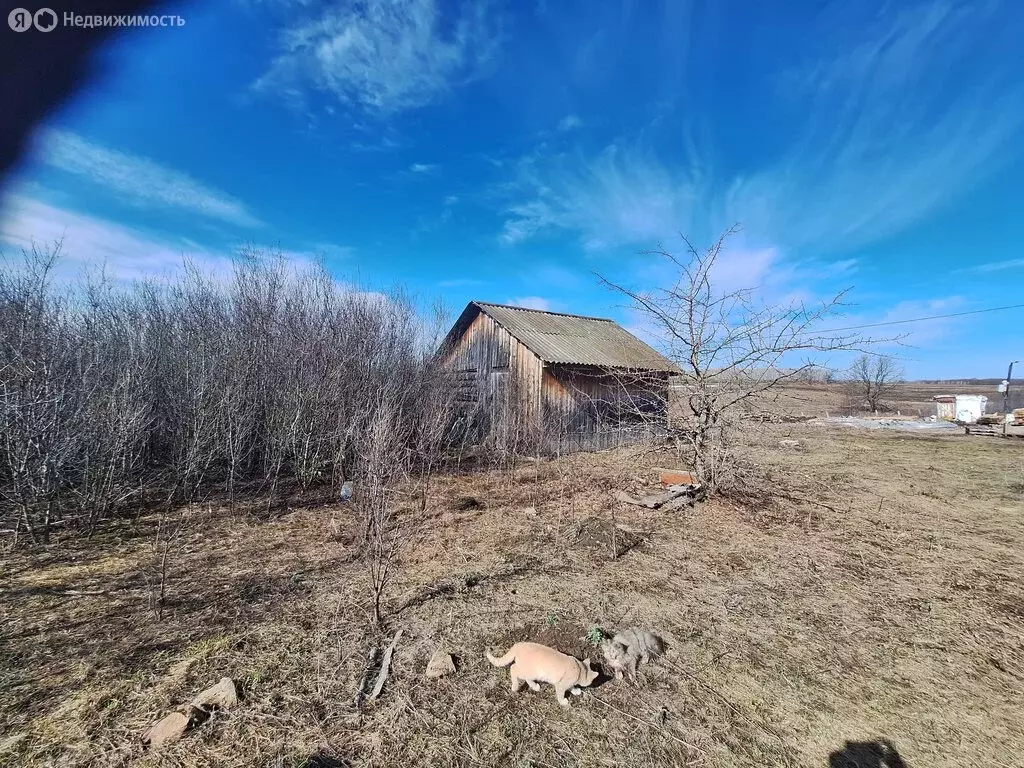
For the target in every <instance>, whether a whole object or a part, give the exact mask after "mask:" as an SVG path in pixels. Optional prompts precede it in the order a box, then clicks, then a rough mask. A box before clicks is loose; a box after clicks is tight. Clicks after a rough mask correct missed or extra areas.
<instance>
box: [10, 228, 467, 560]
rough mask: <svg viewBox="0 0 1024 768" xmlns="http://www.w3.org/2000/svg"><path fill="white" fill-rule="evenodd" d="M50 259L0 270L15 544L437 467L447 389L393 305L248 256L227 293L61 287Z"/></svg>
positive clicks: (86, 284)
mask: <svg viewBox="0 0 1024 768" xmlns="http://www.w3.org/2000/svg"><path fill="white" fill-rule="evenodd" d="M60 252H61V244H60V243H56V244H55V245H54V247H52V248H49V249H46V248H33V249H31V250H30V251H27V252H24V253H22V254H21V257H20V258H14V259H9V260H4V261H3V263H2V265H0V266H2V268H0V432H2V434H0V528H3V529H5V530H7V531H8V532H11V533H13V534H14V537H15V539H17V537H18V536H19V535H22V534H25V535H27V536H28V537H29V538H31V539H32V540H34V541H40V542H42V541H46V540H47V539H48V538H49V536H50V534H51V532H52V531H53V530H54V529H57V528H60V527H69V526H70V527H82V528H85V529H88V530H91V529H93V528H95V526H96V525H98V524H99V523H100V522H102V521H103V520H104V519H107V518H109V517H111V516H113V515H116V514H119V513H120V512H121V511H123V510H124V509H126V508H127V507H128V505H129V504H132V503H135V502H136V501H137V500H140V499H142V498H143V497H146V498H148V499H150V500H151V501H159V502H160V503H161V504H163V505H165V507H166V508H170V507H171V506H173V505H180V504H187V503H190V502H192V501H194V500H196V499H197V497H199V496H203V495H209V494H217V495H220V494H224V495H225V496H226V498H227V501H228V504H229V506H230V507H231V508H232V510H234V506H235V501H236V497H237V496H238V495H239V494H240V493H246V494H256V493H263V494H264V495H265V497H266V500H267V510H268V511H269V510H270V509H272V508H273V506H274V505H275V504H276V503H278V501H279V500H280V496H281V493H282V488H283V487H287V488H292V487H296V488H298V489H306V488H310V487H312V486H320V487H327V488H331V489H333V490H334V491H335V492H337V491H340V488H341V486H342V484H343V483H344V482H345V481H346V480H347V479H353V478H356V479H359V478H362V477H367V478H372V479H371V480H370V482H371V483H377V484H378V485H381V486H382V487H384V486H386V485H387V484H389V483H390V482H391V480H392V476H393V475H394V473H397V474H398V475H401V474H403V473H407V472H408V471H410V468H412V467H414V466H415V467H418V468H420V470H421V472H422V473H423V474H424V476H425V477H429V474H430V472H431V471H433V469H434V468H435V467H436V466H437V464H438V462H439V461H440V460H441V457H443V455H444V454H445V450H444V444H445V442H446V440H448V439H450V438H451V437H452V423H451V421H452V418H453V417H452V411H453V409H452V407H451V402H452V396H451V392H452V390H453V388H452V387H450V386H447V385H446V384H445V382H444V381H443V376H444V374H443V372H441V371H440V370H438V369H437V368H436V367H435V366H434V365H433V364H432V362H431V355H430V352H432V348H433V347H432V341H431V337H430V334H431V332H432V331H431V329H429V328H427V327H425V326H424V324H423V323H422V322H421V321H420V319H419V317H418V316H417V313H416V311H415V307H414V305H413V303H412V302H411V301H410V300H409V299H408V298H407V297H405V296H403V295H402V294H401V293H398V292H395V293H392V294H389V295H382V294H371V293H365V292H361V291H358V290H356V289H353V288H350V287H346V286H343V285H341V284H339V283H337V282H336V281H334V280H333V279H332V278H331V277H330V275H329V274H328V273H327V272H326V271H325V270H324V269H323V268H314V269H309V270H295V269H294V268H292V267H290V266H289V265H288V264H287V263H286V262H285V261H284V260H283V259H281V258H279V257H276V256H275V255H273V254H266V253H262V252H258V251H252V250H249V251H245V252H243V253H241V254H240V255H239V257H238V259H237V261H236V263H235V265H234V271H233V274H232V275H231V276H230V277H229V278H228V279H226V280H223V279H221V280H218V279H215V278H213V277H211V276H209V275H206V274H203V273H202V272H200V271H199V270H197V269H193V268H190V269H187V270H186V272H185V274H184V276H183V277H181V278H180V279H177V280H173V281H169V282H152V283H139V284H135V285H132V286H124V285H117V284H114V283H112V282H111V281H109V280H106V279H104V278H103V277H102V276H100V277H93V278H89V279H83V280H79V281H77V282H71V283H70V284H69V283H67V282H58V281H55V280H54V274H55V268H56V267H57V265H58V262H59V259H60ZM433 333H434V335H435V336H436V330H434V331H433ZM382 420H384V421H383V422H382ZM382 423H386V424H388V426H387V429H386V431H387V436H388V440H389V441H390V442H388V443H387V444H386V445H382V444H380V442H379V441H380V439H381V432H380V430H381V429H382V427H381V424H382ZM385 456H386V457H387V460H386V461H384V457H385ZM382 462H383V464H382ZM385 469H386V470H387V474H383V473H384V470H385ZM283 483H284V485H282V484H283ZM373 514H374V515H376V514H378V512H376V511H375V512H373Z"/></svg>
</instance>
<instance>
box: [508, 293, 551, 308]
mask: <svg viewBox="0 0 1024 768" xmlns="http://www.w3.org/2000/svg"><path fill="white" fill-rule="evenodd" d="M505 303H506V304H510V305H511V306H513V307H522V308H523V309H539V310H541V311H542V312H550V311H551V310H552V307H551V302H550V301H548V300H547V299H544V298H541V297H540V296H521V297H519V298H518V299H509V300H508V301H506V302H505Z"/></svg>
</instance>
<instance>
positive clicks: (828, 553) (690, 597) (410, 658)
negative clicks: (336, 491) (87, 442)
mask: <svg viewBox="0 0 1024 768" xmlns="http://www.w3.org/2000/svg"><path fill="white" fill-rule="evenodd" d="M788 437H795V438H797V439H799V440H801V441H802V442H803V444H804V449H803V450H798V451H795V450H789V451H783V450H780V449H779V448H778V440H779V439H780V438H788ZM743 451H744V454H745V456H746V457H747V459H748V460H750V461H752V462H756V464H757V466H758V467H759V469H758V470H757V472H758V483H757V485H758V486H759V487H760V488H761V489H766V488H770V489H771V491H772V493H771V495H770V496H769V495H767V494H765V493H763V492H760V493H758V494H754V495H748V496H745V497H735V498H728V499H716V500H713V501H710V502H707V503H703V504H700V505H698V506H697V507H696V509H694V510H692V511H687V512H683V513H663V512H658V511H649V510H643V509H641V508H637V507H631V506H628V505H624V504H622V503H621V502H618V501H616V500H614V499H613V497H612V495H611V491H612V490H614V489H620V488H621V489H625V490H627V491H638V490H641V489H643V488H645V487H650V486H652V485H653V482H654V480H655V479H656V478H655V475H654V473H653V472H652V471H651V469H652V468H653V467H656V466H659V465H662V464H664V463H665V462H667V461H668V459H667V458H666V457H665V456H661V455H658V454H657V453H650V452H648V453H644V452H642V451H639V450H619V451H615V452H608V453H600V454H588V455H576V456H570V457H566V458H562V459H558V460H552V461H542V462H527V463H526V464H525V465H521V466H520V467H519V468H517V469H516V470H515V471H497V470H493V471H486V472H476V473H467V474H461V475H449V476H445V477H442V478H440V479H439V480H438V481H437V482H436V483H435V484H434V485H433V486H432V488H431V492H430V495H429V498H428V500H427V502H428V503H427V505H426V510H425V511H423V512H421V511H420V504H419V502H418V500H417V498H416V497H415V496H414V495H413V496H409V497H407V502H406V504H405V506H404V507H403V512H402V518H403V522H404V524H405V526H406V529H407V530H409V531H412V532H415V534H414V536H413V540H412V541H411V542H410V544H409V546H408V547H407V548H406V549H405V550H404V551H403V553H402V557H401V562H400V565H399V570H398V573H397V578H396V582H395V584H394V585H393V587H392V588H391V590H390V593H389V594H390V599H389V601H388V607H389V619H388V621H389V625H388V628H387V631H386V632H384V633H383V634H384V637H385V638H387V637H390V636H391V635H392V634H393V632H394V630H396V629H398V628H402V629H403V630H404V634H403V637H402V639H401V640H400V642H399V644H398V647H397V650H396V653H395V658H394V664H393V670H392V676H391V678H390V679H389V681H388V684H387V686H386V688H385V690H384V693H383V695H382V696H381V698H380V699H379V700H378V701H377V702H375V703H368V704H366V705H365V706H364V708H363V710H362V711H361V712H360V711H357V710H356V708H355V706H354V704H353V694H354V691H355V689H356V685H357V681H358V680H359V678H360V676H361V674H362V673H363V670H364V667H365V659H366V652H367V648H368V647H369V646H370V645H371V643H374V642H379V641H380V640H381V639H382V638H381V637H380V636H378V635H375V634H374V631H373V630H371V628H370V624H371V622H370V599H369V588H368V574H367V571H366V568H365V566H364V565H363V564H362V563H361V561H360V560H358V559H357V557H356V546H355V542H356V541H357V538H358V524H357V521H355V520H354V519H352V514H351V512H350V511H349V508H348V507H346V506H344V505H322V504H313V505H309V506H306V507H302V508H300V507H295V508H294V509H293V510H291V511H288V512H285V513H283V514H279V515H275V516H274V517H271V518H267V517H265V516H260V515H257V514H246V513H244V512H240V511H236V513H235V515H234V516H232V515H230V514H228V513H227V511H226V510H222V509H218V508H217V507H214V506H212V505H207V506H204V507H196V508H194V509H192V510H189V511H187V514H186V516H185V518H184V522H183V524H182V526H181V529H180V532H179V534H178V537H177V538H176V539H175V542H174V546H173V547H172V548H171V550H170V553H169V557H168V564H167V565H168V567H167V575H168V579H167V597H166V601H165V610H164V616H163V618H162V619H161V618H158V617H157V615H156V612H155V611H154V610H153V606H152V602H153V595H154V588H155V587H154V584H155V581H156V580H157V579H158V574H159V570H160V557H159V553H158V552H157V551H155V548H154V545H153V541H154V536H155V535H156V527H157V518H156V517H152V518H150V517H144V518H143V519H142V520H141V521H138V522H133V523H132V524H131V525H128V524H124V525H122V526H118V525H112V526H109V527H107V528H105V529H103V530H102V531H101V532H100V533H99V534H97V535H96V536H95V537H94V538H93V539H91V540H86V539H76V538H67V539H65V540H63V541H61V542H60V543H59V545H55V546H51V547H50V548H48V549H34V550H25V551H18V552H15V553H8V554H5V555H4V556H3V560H2V566H0V567H2V571H0V601H2V602H0V606H2V612H3V625H2V630H0V631H2V639H0V642H2V646H0V652H2V656H0V665H2V666H0V723H2V726H0V728H2V730H0V764H4V765H53V766H71V765H91V766H126V765H132V766H158V765H160V766H189V767H192V766H224V765H231V766H309V767H310V768H312V767H313V766H340V765H376V766H384V765H423V766H427V765H441V766H445V765H450V766H455V765H465V766H472V765H503V766H504V765H511V766H577V765H578V766H590V765H608V766H612V765H624V766H651V765H700V766H776V765H778V766H790V765H792V766H805V765H806V766H829V765H834V766H844V765H854V764H856V763H857V762H860V763H861V764H863V765H873V766H881V765H898V764H899V763H895V762H884V761H882V760H880V759H878V758H877V755H878V754H879V753H878V752H877V751H875V747H871V746H862V747H860V749H861V751H860V752H859V753H858V752H856V749H857V748H856V747H851V748H850V750H853V751H850V750H848V751H847V752H846V753H842V754H843V755H845V757H843V756H841V753H840V751H841V750H842V749H843V748H844V745H845V744H846V743H847V742H854V743H873V742H876V741H877V740H887V741H888V742H891V744H892V746H893V748H894V749H895V750H896V751H897V752H898V753H899V755H900V756H901V759H902V760H903V761H904V763H905V764H906V765H909V766H963V765H984V766H990V767H993V768H994V767H996V766H1006V767H1007V768H1009V767H1010V766H1019V765H1020V764H1021V760H1022V757H1021V756H1022V754H1024V695H1022V694H1024V607H1022V606H1024V575H1022V574H1024V501H1022V499H1024V441H1011V440H1000V439H995V438H977V437H967V436H962V435H942V436H935V435H916V434H914V435H905V434H894V433H884V432H880V431H874V430H872V431H861V430H849V429H844V430H830V429H828V428H826V427H823V426H814V425H806V424H798V425H776V426H769V427H766V428H764V429H763V430H759V431H757V432H756V433H753V432H752V433H751V434H749V435H748V436H747V441H746V445H745V446H744V448H743ZM140 523H141V524H140ZM631 625H640V626H644V627H650V628H652V629H654V630H656V631H658V632H659V633H660V634H662V635H663V636H664V637H665V639H666V640H667V643H668V651H667V653H666V655H665V656H664V657H663V658H662V659H660V660H658V661H657V662H655V663H653V664H652V665H649V666H647V667H644V668H643V669H644V679H643V681H642V682H641V683H640V684H633V683H629V682H621V681H616V680H610V681H606V682H603V684H601V685H599V686H598V687H596V688H594V689H592V690H589V691H587V692H586V693H585V695H584V696H582V697H581V698H572V708H571V709H570V710H568V711H562V710H561V709H560V708H559V707H558V706H557V704H556V702H555V698H554V695H553V694H552V691H551V689H550V688H548V687H545V689H543V690H542V691H541V692H539V693H533V692H529V691H524V692H522V693H519V694H516V695H512V694H510V693H509V691H508V673H507V671H505V670H500V669H496V668H494V667H492V666H490V665H489V664H488V663H486V661H485V660H484V657H483V653H484V650H485V648H487V647H489V646H501V647H502V650H503V649H504V646H507V645H509V644H511V643H512V642H514V641H515V640H517V639H524V638H527V637H529V638H531V639H539V640H541V641H542V642H548V643H549V644H552V645H556V646H558V647H560V648H561V649H562V650H563V651H567V652H573V653H576V654H579V655H582V654H586V653H588V652H589V653H590V654H591V655H592V656H593V658H594V660H595V661H598V660H600V656H599V655H598V653H597V652H596V651H595V650H594V649H590V648H589V647H588V645H587V639H586V633H587V630H588V628H590V627H592V626H599V627H602V628H605V629H615V628H624V627H627V626H631ZM438 646H441V647H444V648H445V649H447V650H449V651H450V652H451V653H452V654H454V656H455V657H456V659H457V664H458V672H457V674H455V675H453V676H450V677H446V678H444V679H441V680H437V681H435V680H428V679H426V678H425V677H424V675H423V670H424V666H425V664H426V661H427V659H428V658H429V656H430V654H431V653H432V652H433V650H434V649H435V648H436V647H438ZM225 675H226V676H229V677H232V678H234V679H235V680H236V681H238V682H239V684H240V688H241V693H242V697H243V698H242V702H241V704H240V706H238V707H237V708H236V709H235V710H233V711H232V712H230V713H226V714H217V715H215V716H214V718H213V720H212V721H211V722H208V723H206V724H204V725H202V726H201V727H199V728H197V729H195V730H194V731H192V732H191V733H189V734H188V735H187V736H186V737H185V738H184V739H183V740H182V741H180V742H178V743H176V744H173V745H170V746H168V747H166V748H164V749H163V750H160V751H157V752H153V751H146V750H144V749H143V748H142V746H141V745H140V743H139V736H140V734H141V733H142V732H143V731H144V730H145V728H146V726H147V725H149V724H150V723H152V722H154V721H155V720H156V719H157V718H159V717H160V716H162V715H163V714H165V713H166V712H168V711H170V710H172V709H173V708H175V707H177V706H179V705H181V704H183V703H185V702H187V701H188V700H189V699H190V698H191V697H192V696H193V695H194V694H195V693H197V692H198V691H199V690H200V689H202V688H204V687H206V686H207V685H209V684H212V683H213V682H215V681H216V680H218V679H219V678H220V677H221V676H225ZM858 754H859V755H860V757H857V755H858ZM865 755H867V756H868V757H866V758H865V757H864V756H865ZM871 755H876V757H875V758H872V757H871ZM830 756H831V758H830ZM851 756H853V757H851ZM847 758H849V759H847ZM830 759H831V763H830ZM872 760H873V762H872Z"/></svg>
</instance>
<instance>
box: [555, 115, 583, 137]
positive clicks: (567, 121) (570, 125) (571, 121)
mask: <svg viewBox="0 0 1024 768" xmlns="http://www.w3.org/2000/svg"><path fill="white" fill-rule="evenodd" d="M582 127H583V120H581V119H580V117H579V116H578V115H566V116H565V117H563V118H562V119H561V120H559V121H558V130H559V131H561V132H562V133H567V132H569V131H574V130H576V129H577V128H582Z"/></svg>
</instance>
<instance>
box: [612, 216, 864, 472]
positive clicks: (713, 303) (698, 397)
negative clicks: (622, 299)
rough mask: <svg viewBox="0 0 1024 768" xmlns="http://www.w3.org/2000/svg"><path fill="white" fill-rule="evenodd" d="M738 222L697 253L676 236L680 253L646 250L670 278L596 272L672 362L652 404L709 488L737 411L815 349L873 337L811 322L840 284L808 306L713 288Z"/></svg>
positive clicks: (809, 360) (829, 306)
mask: <svg viewBox="0 0 1024 768" xmlns="http://www.w3.org/2000/svg"><path fill="white" fill-rule="evenodd" d="M736 231H737V228H736V227H734V228H732V229H730V230H729V231H727V232H726V233H725V234H724V235H722V236H721V237H720V238H719V239H718V240H717V241H716V242H715V243H714V244H713V245H712V246H711V247H710V248H708V249H707V250H705V251H703V252H699V251H698V250H697V249H696V248H695V247H694V246H693V245H692V244H691V243H690V242H689V241H688V240H686V239H685V238H684V239H683V242H684V243H685V245H686V255H685V256H684V257H682V258H681V257H678V256H676V255H674V254H672V253H670V252H668V251H665V250H657V251H654V252H653V255H656V256H658V257H660V258H663V259H665V260H667V261H668V262H669V263H670V264H671V265H672V267H673V268H674V269H675V270H676V272H677V276H676V279H675V281H674V283H673V284H672V285H671V286H669V287H664V288H658V289H655V290H653V291H636V290H632V289H630V288H627V287H624V286H622V285H618V284H616V283H613V282H611V281H609V280H606V279H604V278H602V282H603V283H604V284H605V285H606V286H608V287H609V288H611V289H613V290H614V291H616V292H618V293H620V294H622V295H624V296H626V297H627V298H629V299H630V301H631V304H632V307H633V309H634V310H635V311H636V312H637V314H638V315H639V318H640V320H641V322H642V323H643V324H644V325H645V326H646V327H647V328H648V329H649V331H650V332H651V334H652V335H654V336H656V337H657V338H658V339H659V341H660V342H661V345H662V347H663V351H664V353H665V354H666V356H667V357H668V358H669V359H670V360H671V361H672V362H674V363H675V364H676V365H678V366H679V373H678V375H677V376H674V377H673V378H672V380H671V384H670V388H669V395H668V397H667V402H665V403H663V405H662V408H661V409H659V410H660V411H661V412H662V413H664V412H665V411H666V410H667V411H668V417H669V418H668V421H669V427H668V428H669V430H670V433H671V434H672V435H673V436H674V442H675V445H676V447H677V450H678V451H679V454H680V457H681V459H683V460H685V461H687V462H688V463H689V464H690V466H691V467H692V469H693V472H694V474H695V475H696V477H697V478H698V479H699V481H700V482H702V483H704V484H705V485H706V487H707V488H708V489H709V490H711V491H713V490H715V489H716V488H718V487H720V486H721V485H722V484H723V483H724V482H725V481H726V480H727V478H728V476H729V474H730V470H731V469H732V468H733V466H734V461H735V451H734V450H733V441H734V427H735V426H736V425H737V420H738V419H739V418H740V417H741V416H742V415H743V414H744V413H749V412H752V411H759V410H764V408H765V407H766V406H767V405H769V404H770V403H771V402H773V399H774V397H775V395H776V393H777V391H778V389H779V388H780V387H781V386H782V385H784V384H786V383H788V382H791V381H794V380H799V379H800V377H801V376H802V375H803V374H804V372H806V371H808V370H810V369H812V368H814V367H815V366H816V365H817V363H816V362H815V360H814V359H813V357H814V355H815V354H816V353H833V352H838V351H844V350H861V349H864V348H866V347H868V346H869V345H871V344H872V343H874V342H873V340H872V339H869V338H865V337H863V336H860V335H851V334H842V333H832V332H828V331H821V330H819V329H820V328H822V327H823V325H825V323H826V322H827V321H829V320H830V319H831V318H834V317H835V316H836V315H837V314H838V313H839V311H840V310H841V308H842V306H843V299H844V296H845V291H844V292H840V293H838V294H836V295H835V296H833V297H831V298H829V299H827V300H825V301H823V302H821V303H818V304H814V305H805V304H803V303H801V302H792V303H786V304H781V305H780V304H771V303H766V302H764V301H762V300H760V299H759V298H758V295H757V293H756V291H755V290H754V289H741V290H733V291H725V292H723V291H720V290H717V289H716V287H715V265H716V264H717V263H718V260H719V257H720V256H721V255H722V252H723V248H724V246H725V243H726V240H727V238H728V237H729V236H730V235H732V234H734V233H735V232H736ZM619 376H620V378H621V377H622V376H623V375H622V374H619ZM633 377H634V378H635V376H633ZM627 383H632V382H627Z"/></svg>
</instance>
